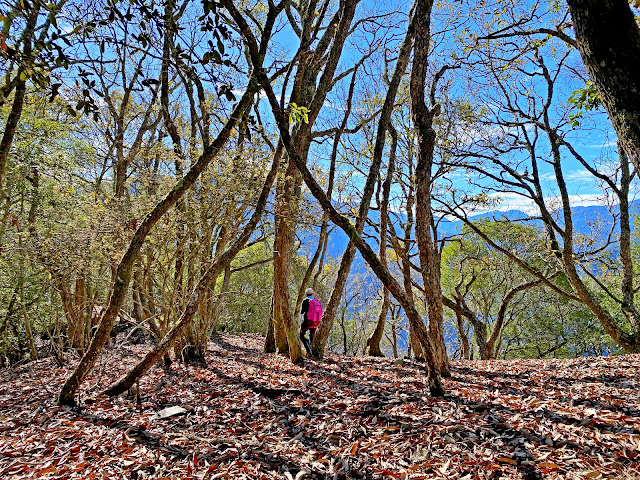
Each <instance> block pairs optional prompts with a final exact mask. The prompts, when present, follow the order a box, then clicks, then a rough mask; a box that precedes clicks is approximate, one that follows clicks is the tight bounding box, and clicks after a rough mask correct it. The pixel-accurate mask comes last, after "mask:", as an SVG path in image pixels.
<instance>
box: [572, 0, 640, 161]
mask: <svg viewBox="0 0 640 480" xmlns="http://www.w3.org/2000/svg"><path fill="white" fill-rule="evenodd" d="M567 3H568V4H569V10H570V11H571V17H572V19H573V28H574V30H575V33H576V41H577V44H578V50H579V51H580V55H581V56H582V61H583V62H584V64H585V66H586V67H587V71H588V72H589V77H590V78H591V80H592V81H593V84H594V85H595V87H596V89H597V90H598V94H599V95H600V100H601V101H602V104H603V105H604V108H605V109H606V111H607V114H608V115H609V119H610V120H611V124H612V125H613V128H614V129H615V131H616V133H617V135H618V139H619V142H620V143H621V144H622V146H623V148H624V151H625V153H626V154H627V155H628V157H629V159H630V160H631V162H632V163H633V165H634V166H635V167H636V170H637V171H640V76H638V72H637V70H638V59H639V58H640V29H639V28H638V24H637V23H636V19H635V18H634V16H633V12H632V11H631V8H630V6H629V2H628V1H627V0H567Z"/></svg>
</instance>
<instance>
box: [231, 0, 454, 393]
mask: <svg viewBox="0 0 640 480" xmlns="http://www.w3.org/2000/svg"><path fill="white" fill-rule="evenodd" d="M223 3H224V5H225V7H226V8H227V10H228V11H229V13H230V14H231V16H232V17H233V20H234V21H235V22H236V23H237V25H238V26H239V27H240V30H241V32H242V35H243V36H244V38H245V41H246V46H247V50H248V53H249V57H250V58H251V63H252V64H253V66H254V67H259V66H260V65H261V56H260V50H259V48H258V44H257V42H256V41H255V37H254V36H253V33H252V31H251V28H250V27H249V25H248V24H247V22H246V20H245V19H244V17H243V16H242V14H241V13H240V12H239V11H238V9H237V8H236V7H235V5H233V3H232V2H231V1H230V0H223ZM353 7H354V8H355V4H353ZM343 20H344V21H348V22H349V24H350V23H351V19H350V18H346V19H345V18H344V17H343V18H341V19H340V22H341V23H342V22H343ZM336 62H337V60H336ZM254 71H255V74H256V77H257V80H258V82H259V84H260V86H261V87H262V89H263V90H264V91H265V94H266V96H267V99H268V101H269V105H270V106H271V111H272V113H273V115H274V117H275V121H276V125H277V126H278V130H279V132H280V138H281V139H282V143H283V145H284V146H285V148H286V150H287V153H288V154H289V158H290V160H293V161H294V162H295V164H296V166H297V168H298V171H299V172H300V173H301V175H302V177H303V179H304V182H305V184H306V185H307V188H309V191H310V192H311V194H312V195H313V196H314V197H315V198H316V200H317V201H318V202H319V203H320V205H321V206H322V208H323V209H324V211H325V212H326V213H327V214H328V215H329V218H330V219H331V220H332V221H333V223H335V224H336V225H337V226H338V227H340V228H341V229H342V230H343V231H344V232H345V233H346V234H347V236H348V237H349V239H350V241H352V242H353V243H354V245H355V246H356V248H357V249H358V251H359V252H360V253H361V254H362V258H363V259H364V260H365V261H366V262H367V263H368V264H369V266H370V267H371V269H372V271H373V272H374V273H375V274H376V276H377V277H378V278H379V279H380V280H381V281H382V283H383V284H384V285H385V286H386V287H387V288H388V289H389V292H390V293H391V294H392V295H393V296H394V297H395V298H396V300H398V302H399V303H400V305H401V306H402V308H404V310H405V312H406V313H407V318H408V319H409V322H411V323H413V324H414V327H415V328H416V330H418V331H419V332H420V333H423V335H421V338H422V339H423V340H424V347H425V350H426V353H427V367H428V384H429V391H430V393H431V395H433V396H442V395H444V387H443V385H442V381H441V378H440V374H439V373H438V371H437V369H436V368H435V358H434V357H433V347H432V345H431V340H430V339H429V336H428V334H427V332H426V328H425V327H424V323H423V321H422V318H421V317H420V314H419V313H418V311H417V310H416V308H415V305H413V304H412V303H411V302H410V301H409V300H408V298H407V296H406V294H405V292H404V291H403V290H402V287H401V286H400V284H399V283H398V282H397V280H396V279H395V278H394V277H393V275H391V274H390V273H389V270H388V269H386V268H384V267H383V266H382V265H381V264H380V260H379V259H378V257H377V255H376V254H375V252H374V251H373V250H372V249H371V247H370V246H369V245H368V244H367V243H366V242H365V241H364V240H363V239H362V237H361V236H360V234H359V233H358V231H357V230H356V228H355V226H354V225H353V223H351V222H350V221H349V219H348V218H346V217H344V216H343V215H341V214H340V213H338V211H337V210H336V209H335V207H334V206H333V204H332V203H331V200H330V199H328V198H327V196H326V195H325V193H324V190H323V189H322V188H321V187H320V185H319V184H318V182H316V180H315V178H314V177H313V175H312V174H311V172H310V171H309V169H308V168H307V165H306V163H305V159H304V158H302V157H301V156H300V155H299V154H298V152H297V150H296V149H295V147H294V146H293V142H292V139H291V135H290V133H289V121H288V115H287V114H286V113H285V111H284V110H283V109H282V108H281V107H280V103H279V102H278V98H277V97H276V94H275V93H274V91H273V87H272V85H271V81H270V79H269V77H268V76H267V74H266V73H265V72H264V70H262V69H261V68H255V69H254ZM372 169H376V167H375V166H373V167H372ZM378 171H379V165H378V166H377V169H376V172H375V177H377V173H378Z"/></svg>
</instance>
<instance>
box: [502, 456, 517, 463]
mask: <svg viewBox="0 0 640 480" xmlns="http://www.w3.org/2000/svg"><path fill="white" fill-rule="evenodd" d="M498 461H499V462H502V463H510V464H511V465H517V464H518V462H516V461H515V460H514V459H512V458H509V457H500V458H499V459H498Z"/></svg>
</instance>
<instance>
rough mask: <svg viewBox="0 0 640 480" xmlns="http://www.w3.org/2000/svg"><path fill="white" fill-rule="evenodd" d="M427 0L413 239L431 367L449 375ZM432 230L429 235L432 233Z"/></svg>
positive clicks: (415, 85) (416, 59)
mask: <svg viewBox="0 0 640 480" xmlns="http://www.w3.org/2000/svg"><path fill="white" fill-rule="evenodd" d="M431 7H432V2H431V0H417V1H416V22H415V28H416V33H415V36H416V39H415V46H414V53H413V69H412V70H411V81H410V91H411V117H412V119H413V124H414V126H415V128H416V136H417V143H418V149H417V163H416V240H417V243H418V253H419V256H420V267H421V270H422V279H423V282H424V289H425V299H426V302H427V311H428V314H429V336H430V337H431V342H432V343H433V345H434V348H435V350H434V352H433V354H434V358H435V362H436V363H435V367H436V369H437V370H438V372H439V373H440V374H441V375H444V376H450V375H451V372H450V371H449V359H448V358H447V350H446V346H445V342H444V330H443V324H444V317H443V307H442V289H441V286H440V255H439V252H438V245H437V243H436V241H437V238H436V230H435V228H433V224H434V220H433V213H432V210H431V188H432V180H433V179H432V177H431V170H432V167H433V150H434V148H435V143H436V133H435V130H434V129H433V118H434V116H435V115H437V107H436V106H433V107H432V110H429V108H427V105H426V103H425V100H424V97H425V78H426V74H427V66H428V55H429V41H430V38H431V36H430V18H431ZM432 231H433V235H432Z"/></svg>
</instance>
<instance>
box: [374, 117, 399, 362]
mask: <svg viewBox="0 0 640 480" xmlns="http://www.w3.org/2000/svg"><path fill="white" fill-rule="evenodd" d="M389 133H391V138H392V142H391V151H390V152H389V166H388V167H387V177H386V178H385V180H384V184H383V185H382V199H381V202H380V205H379V210H380V249H379V253H378V256H379V257H380V262H382V265H384V267H385V268H387V227H388V224H389V197H390V195H391V183H392V181H393V174H394V169H395V159H396V149H397V148H398V134H397V132H396V130H395V128H394V127H393V125H392V124H391V123H389ZM388 311H389V290H387V288H386V287H383V293H382V306H381V307H380V314H379V315H378V321H377V322H376V328H375V330H374V331H373V333H372V334H371V337H369V339H368V340H367V345H368V346H369V355H372V356H374V357H383V356H384V354H383V353H382V350H380V341H381V340H382V335H383V333H384V323H385V321H386V319H387V313H388Z"/></svg>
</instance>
